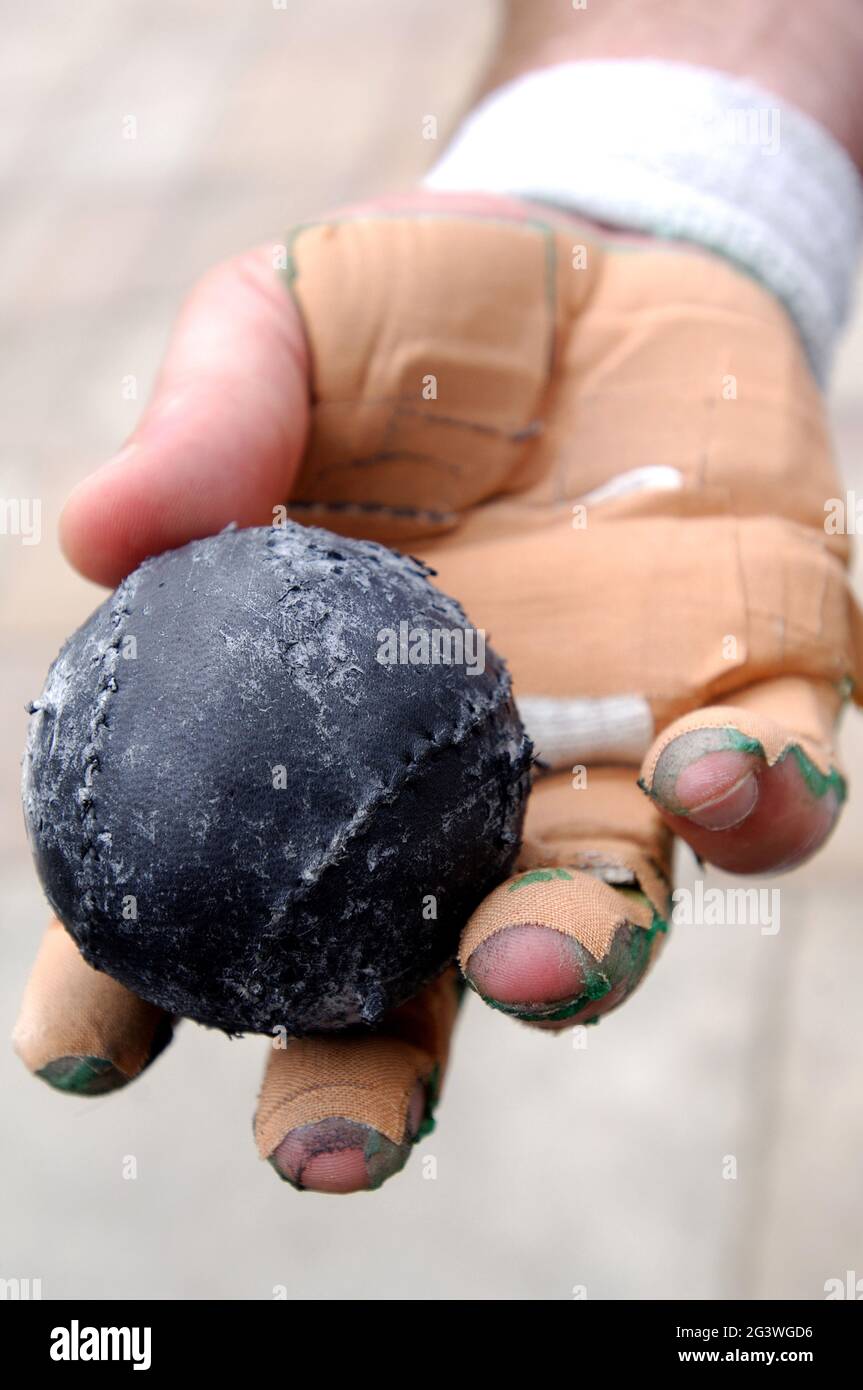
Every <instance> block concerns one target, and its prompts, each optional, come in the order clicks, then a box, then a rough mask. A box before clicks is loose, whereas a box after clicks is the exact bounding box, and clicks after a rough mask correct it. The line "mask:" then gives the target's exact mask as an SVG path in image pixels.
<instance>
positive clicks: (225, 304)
mask: <svg viewBox="0 0 863 1390" xmlns="http://www.w3.org/2000/svg"><path fill="white" fill-rule="evenodd" d="M307 382H308V357H307V351H306V345H305V337H304V333H303V328H302V323H301V320H300V315H299V312H298V310H297V308H296V306H295V304H294V301H293V300H292V299H291V297H290V295H289V294H288V292H287V290H286V289H285V288H284V286H283V284H282V283H281V281H280V279H279V277H278V275H277V274H276V272H275V270H274V269H273V253H272V248H271V247H269V246H265V247H259V248H257V249H255V250H254V251H250V252H247V253H245V254H244V255H241V256H237V257H235V258H234V259H233V260H230V261H226V262H225V263H224V264H222V265H220V266H217V267H216V268H215V269H214V270H212V271H210V272H209V273H208V274H207V275H205V276H204V278H203V279H202V280H201V281H200V282H199V283H198V285H197V286H196V288H195V289H194V290H193V291H192V293H191V294H190V296H189V298H188V299H187V301H186V303H185V305H184V306H183V309H182V311H181V313H180V317H179V320H178V322H177V325H176V327H175V330H174V333H173V336H172V339H171V343H170V346H169V348H168V352H167V356H166V358H165V362H164V364H163V366H162V370H161V372H160V374H159V378H158V381H157V383H156V389H155V392H154V394H153V397H152V400H151V401H150V403H149V405H148V406H147V409H146V411H145V413H144V416H143V419H142V420H141V421H140V423H139V424H138V426H137V427H136V429H135V431H134V433H133V435H132V437H131V440H130V441H129V442H128V443H127V444H126V445H125V447H124V448H123V449H121V451H120V452H119V454H117V455H116V457H115V458H113V459H111V460H110V462H109V463H107V464H105V465H104V466H103V467H102V468H100V469H99V470H98V471H97V472H95V473H93V474H91V475H90V476H89V477H88V478H85V479H84V481H83V482H82V483H80V484H79V485H78V487H77V488H76V489H75V490H74V492H73V493H72V495H71V496H70V498H69V500H68V502H67V503H66V507H65V509H64V512H63V515H62V517H61V520H60V539H61V543H62V546H63V549H64V551H65V552H66V555H67V557H68V558H69V560H70V561H71V563H72V564H73V565H74V566H75V567H76V568H77V569H78V570H80V571H81V573H82V574H84V575H85V576H86V577H87V578H88V579H93V580H95V581H96V582H97V583H101V584H108V585H112V586H113V585H115V584H117V583H118V582H119V580H120V579H121V578H122V577H123V576H124V575H125V574H127V573H128V572H129V571H130V570H131V569H134V568H135V566H136V565H138V564H139V563H140V562H141V561H142V560H143V559H145V558H146V557H147V556H148V555H153V554H157V553H158V552H160V551H162V550H168V549H171V548H172V547H174V546H178V545H183V544H185V542H186V541H189V540H192V539H194V538H196V537H200V536H207V535H211V534H213V533H214V532H216V531H219V530H221V528H222V527H223V526H225V525H227V524H228V522H231V521H235V522H237V524H238V525H240V526H253V525H260V524H262V523H264V522H267V521H269V520H271V519H272V509H273V507H274V505H277V504H278V503H280V502H283V501H284V500H285V499H286V497H287V494H288V491H289V488H290V486H291V483H292V481H293V478H294V476H295V474H296V471H297V468H298V466H299V461H300V458H301V456H302V452H303V448H304V445H305V439H306V433H307V429H308V419H309V406H308V385H307Z"/></svg>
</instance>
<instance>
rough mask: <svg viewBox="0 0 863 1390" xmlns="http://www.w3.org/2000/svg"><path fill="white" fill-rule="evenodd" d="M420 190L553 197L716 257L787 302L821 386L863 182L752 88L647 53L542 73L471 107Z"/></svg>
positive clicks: (828, 141)
mask: <svg viewBox="0 0 863 1390" xmlns="http://www.w3.org/2000/svg"><path fill="white" fill-rule="evenodd" d="M425 184H426V186H427V187H429V188H434V189H449V190H463V191H485V192H494V193H509V194H512V195H515V196H518V197H523V198H530V199H534V200H537V201H542V202H548V203H553V204H555V205H557V206H560V207H564V208H569V209H571V210H572V211H574V212H580V213H582V214H583V215H584V216H586V217H592V218H595V219H597V220H598V221H601V222H605V223H608V224H609V225H613V226H618V227H625V228H629V229H632V230H638V231H644V232H649V233H651V234H652V235H655V236H660V237H666V238H675V239H681V240H685V241H690V242H694V243H696V244H697V245H700V246H703V247H706V248H708V249H710V250H712V251H714V252H716V253H718V254H720V255H722V256H725V257H727V258H728V259H729V260H731V261H733V262H734V263H735V264H736V265H737V266H739V267H740V268H741V269H742V270H744V271H746V272H748V273H749V274H750V275H752V276H754V277H755V278H756V279H758V280H759V281H761V282H762V283H763V284H764V285H766V286H767V288H768V289H770V290H771V291H772V292H773V293H774V294H775V295H777V297H778V298H779V299H780V300H782V302H783V303H784V304H785V306H786V307H787V309H788V311H789V313H790V314H791V317H792V318H793V320H794V321H795V323H796V324H797V327H798V329H799V332H800V335H801V338H802V340H803V343H804V345H805V347H806V350H807V353H808V355H809V358H810V361H811V362H812V365H813V368H814V370H815V372H816V374H817V375H818V376H819V377H820V378H821V379H822V380H823V379H824V378H825V377H826V374H827V370H828V367H829V363H830V358H831V355H832V352H833V348H834V346H835V342H836V339H837V337H838V334H839V331H840V329H841V326H842V324H843V322H844V320H845V318H846V317H847V314H848V311H849V308H850V302H851V296H852V287H853V281H854V275H855V270H856V262H857V255H858V250H859V244H860V240H861V234H863V183H861V179H860V175H859V174H858V172H857V170H856V168H855V166H854V164H853V163H852V161H851V159H850V157H849V156H848V154H847V153H846V152H845V150H844V149H843V148H842V146H841V145H840V144H839V143H838V141H837V140H835V139H834V138H833V136H831V135H830V134H829V133H828V132H827V131H826V130H824V128H823V127H822V126H820V125H819V124H818V123H817V122H816V121H814V120H812V119H811V118H810V117H809V116H806V115H804V114H803V113H802V112H801V111H798V110H797V109H795V108H794V107H792V106H789V105H787V104H786V103H784V102H780V101H778V100H777V98H776V97H774V96H772V95H771V94H770V93H769V92H767V91H764V90H763V89H762V88H760V87H758V86H756V85H754V84H753V83H750V82H747V81H743V80H741V79H739V78H735V77H731V76H729V75H727V74H725V73H720V72H714V71H712V70H710V69H703V68H696V67H690V66H688V65H686V64H682V63H664V62H656V61H652V60H632V61H613V62H612V61H609V62H585V63H566V64H561V65H560V66H557V67H552V68H545V69H540V70H538V71H536V72H532V73H528V74H527V75H526V76H524V77H521V78H519V79H518V80H517V81H515V82H513V83H511V84H510V85H508V86H506V87H503V88H501V89H499V90H498V91H496V92H493V93H492V94H491V96H489V97H488V98H487V99H486V100H485V101H484V102H483V103H482V104H481V105H480V106H479V107H477V109H476V110H475V111H474V112H472V113H471V115H470V116H469V117H468V118H467V120H466V121H465V123H464V125H463V126H462V127H461V129H460V130H459V132H458V133H457V135H456V137H455V139H454V141H453V143H452V145H451V147H450V148H449V150H448V151H447V153H446V154H445V155H444V156H443V158H442V159H441V160H440V162H439V163H438V164H437V165H436V166H435V167H434V168H433V169H432V170H431V172H430V173H429V175H428V176H427V178H426V179H425Z"/></svg>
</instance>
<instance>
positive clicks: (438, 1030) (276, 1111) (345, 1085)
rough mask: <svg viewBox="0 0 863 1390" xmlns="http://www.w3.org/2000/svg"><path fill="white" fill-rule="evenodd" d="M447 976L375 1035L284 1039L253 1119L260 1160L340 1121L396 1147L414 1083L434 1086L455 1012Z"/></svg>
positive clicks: (453, 987) (452, 982)
mask: <svg viewBox="0 0 863 1390" xmlns="http://www.w3.org/2000/svg"><path fill="white" fill-rule="evenodd" d="M458 1001H459V991H458V988H457V983H456V976H455V972H454V971H453V970H451V969H450V970H447V971H445V972H444V974H443V975H441V976H440V977H439V978H438V979H437V980H435V981H433V982H432V984H431V985H429V986H427V987H426V989H424V990H423V991H422V992H421V993H420V994H418V995H417V996H416V998H415V999H411V1000H410V1001H409V1002H408V1003H407V1004H405V1005H403V1006H402V1008H401V1009H398V1010H396V1012H395V1013H394V1014H393V1015H392V1016H391V1018H390V1019H389V1020H388V1021H387V1023H386V1025H385V1026H384V1027H383V1028H382V1030H381V1031H380V1032H379V1033H376V1034H372V1033H366V1034H361V1033H355V1034H353V1035H351V1036H349V1037H340V1036H337V1035H331V1036H327V1037H325V1038H301V1039H292V1040H289V1041H288V1044H287V1046H286V1047H284V1048H281V1047H273V1048H272V1050H271V1053H270V1056H269V1058H268V1060H267V1067H266V1070H265V1073H264V1080H263V1084H262V1086H261V1094H260V1097H259V1100H258V1108H257V1113H256V1116H255V1140H256V1143H257V1146H258V1152H259V1154H260V1155H261V1157H262V1158H269V1157H270V1155H271V1154H272V1153H273V1151H274V1150H275V1149H276V1148H278V1146H279V1144H280V1143H281V1142H282V1140H283V1139H284V1138H285V1136H286V1135H287V1134H288V1133H290V1131H291V1130H293V1129H298V1128H300V1126H302V1125H308V1124H314V1123H315V1122H317V1121H319V1120H325V1119H329V1118H331V1117H333V1116H340V1117H342V1118H344V1119H347V1120H355V1121H356V1122H357V1123H358V1124H365V1125H370V1126H371V1127H372V1128H374V1129H376V1130H378V1131H379V1133H381V1134H383V1135H384V1137H385V1138H386V1139H389V1140H391V1142H392V1143H394V1144H401V1143H402V1142H403V1141H404V1139H405V1128H406V1124H407V1117H408V1106H409V1104H410V1099H411V1096H412V1094H413V1091H414V1088H415V1086H416V1084H417V1081H418V1080H420V1081H424V1082H427V1083H428V1082H429V1081H430V1080H432V1079H434V1081H435V1085H436V1086H437V1087H438V1089H439V1088H440V1086H441V1084H442V1080H443V1076H444V1073H445V1071H446V1064H447V1059H448V1055H449V1044H450V1037H451V1034H452V1029H453V1026H454V1023H455V1018H456V1012H457V1009H458Z"/></svg>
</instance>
